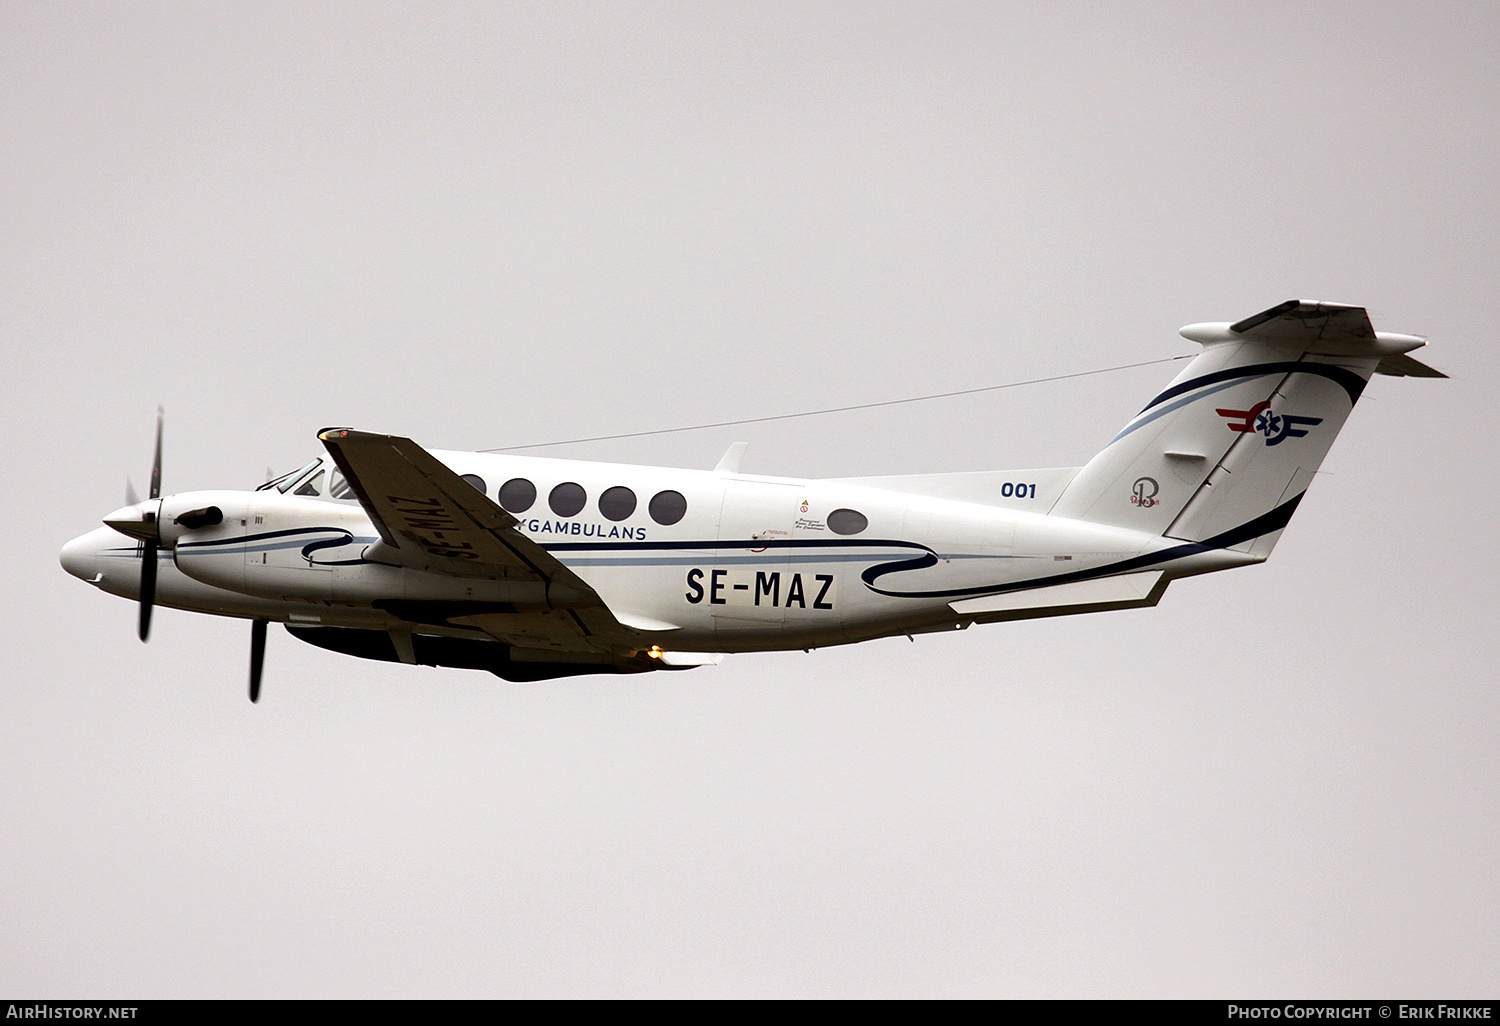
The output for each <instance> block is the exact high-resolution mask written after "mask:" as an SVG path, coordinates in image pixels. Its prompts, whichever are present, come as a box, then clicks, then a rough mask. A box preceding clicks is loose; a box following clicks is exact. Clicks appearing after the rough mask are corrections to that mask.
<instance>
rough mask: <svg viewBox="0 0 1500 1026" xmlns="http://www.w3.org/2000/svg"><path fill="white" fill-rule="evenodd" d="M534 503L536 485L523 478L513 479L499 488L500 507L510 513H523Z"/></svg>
mask: <svg viewBox="0 0 1500 1026" xmlns="http://www.w3.org/2000/svg"><path fill="white" fill-rule="evenodd" d="M534 502H536V485H534V484H532V483H531V482H530V481H528V480H526V479H525V478H524V477H513V478H511V479H510V480H509V481H507V482H505V483H504V484H503V485H501V486H500V505H501V506H503V507H505V509H506V510H507V511H509V512H511V513H525V512H526V511H527V510H528V509H530V508H531V504H532V503H534Z"/></svg>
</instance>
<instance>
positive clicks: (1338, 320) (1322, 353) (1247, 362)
mask: <svg viewBox="0 0 1500 1026" xmlns="http://www.w3.org/2000/svg"><path fill="white" fill-rule="evenodd" d="M1182 334H1183V335H1184V336H1185V337H1187V338H1189V339H1192V340H1193V341H1195V342H1200V343H1202V344H1203V347H1204V349H1203V352H1202V353H1201V354H1199V355H1198V356H1197V357H1196V358H1195V359H1194V360H1193V361H1192V362H1191V363H1190V364H1188V366H1187V368H1186V369H1185V370H1183V372H1182V373H1181V374H1179V375H1178V376H1177V378H1176V379H1175V380H1173V382H1172V383H1171V384H1170V385H1168V386H1167V388H1166V390H1165V391H1163V392H1162V393H1161V394H1159V395H1158V396H1156V398H1154V399H1152V400H1151V402H1149V403H1147V404H1146V408H1145V409H1143V410H1141V412H1140V413H1138V414H1137V415H1136V416H1135V418H1134V419H1133V420H1131V421H1130V423H1128V424H1126V425H1125V427H1124V429H1123V430H1121V431H1120V433H1119V434H1118V435H1116V436H1115V437H1114V439H1113V440H1112V441H1111V442H1110V443H1109V445H1107V446H1105V448H1104V451H1102V452H1101V453H1099V454H1098V455H1097V456H1095V457H1094V458H1093V459H1092V460H1091V461H1089V463H1088V465H1087V466H1085V467H1084V468H1083V469H1082V470H1081V471H1080V472H1079V473H1078V476H1077V477H1075V478H1074V479H1073V480H1072V482H1071V483H1070V484H1069V485H1068V488H1067V490H1066V491H1064V492H1063V494H1062V496H1061V497H1060V498H1059V499H1058V501H1057V504H1056V505H1055V506H1054V507H1053V508H1052V513H1053V514H1054V515H1056V516H1065V517H1074V518H1077V519H1080V520H1090V521H1094V522H1097V523H1103V524H1113V525H1117V526H1120V527H1130V528H1134V529H1136V530H1141V531H1147V532H1150V533H1152V534H1163V535H1166V536H1168V537H1172V538H1181V539H1183V540H1185V541H1197V542H1207V543H1210V544H1213V545H1214V546H1215V547H1221V548H1235V549H1239V550H1241V551H1245V552H1249V553H1253V554H1255V555H1259V556H1262V557H1264V556H1266V555H1269V554H1270V552H1271V549H1272V547H1273V546H1275V544H1276V540H1277V539H1278V538H1279V537H1280V534H1281V529H1282V528H1283V527H1285V526H1286V523H1287V521H1288V520H1289V519H1290V518H1291V515H1292V511H1293V510H1294V509H1296V506H1297V503H1298V501H1300V500H1301V498H1302V493H1303V492H1304V491H1306V490H1307V485H1308V483H1309V482H1310V481H1311V480H1312V477H1313V474H1314V473H1315V472H1316V471H1317V469H1318V467H1319V465H1321V464H1322V462H1323V457H1324V456H1326V455H1327V454H1328V449H1329V447H1330V446H1331V445H1332V444H1333V439H1334V436H1336V435H1337V434H1338V432H1339V429H1340V428H1341V427H1343V426H1344V421H1345V420H1346V419H1347V418H1348V416H1349V411H1350V410H1352V409H1353V408H1354V404H1355V402H1356V401H1357V400H1358V399H1359V396H1360V393H1361V392H1362V391H1364V387H1365V384H1366V383H1367V382H1368V381H1369V380H1370V376H1371V375H1372V374H1374V373H1375V372H1376V371H1377V370H1378V371H1380V372H1382V373H1387V374H1398V375H1417V376H1424V377H1445V376H1446V375H1443V374H1441V373H1439V372H1438V371H1434V370H1432V369H1431V368H1430V367H1426V366H1425V365H1423V364H1421V363H1418V362H1417V361H1416V360H1414V359H1412V358H1411V357H1409V356H1405V355H1403V354H1405V353H1406V352H1408V351H1410V350H1412V349H1416V348H1418V347H1420V346H1423V345H1425V344H1426V343H1425V341H1424V340H1423V339H1421V338H1417V337H1415V336H1411V335H1392V334H1387V333H1383V332H1382V333H1377V332H1375V331H1374V329H1373V328H1372V327H1371V326H1370V319H1369V317H1368V315H1367V314H1366V313H1365V311H1364V308H1363V307H1357V306H1339V305H1336V304H1333V303H1305V302H1300V301H1298V300H1291V301H1290V302H1286V303H1282V304H1280V305H1279V306H1274V307H1272V308H1271V309H1269V310H1266V311H1264V312H1262V313H1258V314H1256V315H1255V316H1253V317H1247V318H1245V319H1244V320H1242V321H1239V322H1236V323H1234V324H1219V323H1211V324H1190V325H1188V326H1187V327H1185V328H1183V329H1182Z"/></svg>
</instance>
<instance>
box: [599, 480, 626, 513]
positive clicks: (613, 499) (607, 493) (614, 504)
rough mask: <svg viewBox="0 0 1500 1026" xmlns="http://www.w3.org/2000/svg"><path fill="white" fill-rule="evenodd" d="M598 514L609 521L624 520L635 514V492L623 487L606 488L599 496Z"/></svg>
mask: <svg viewBox="0 0 1500 1026" xmlns="http://www.w3.org/2000/svg"><path fill="white" fill-rule="evenodd" d="M599 512H600V513H603V514H604V515H605V517H607V518H608V519H610V520H624V519H625V518H626V517H628V516H630V514H632V513H634V512H635V492H632V491H631V490H630V489H629V488H626V487H625V486H624V485H615V486H614V487H613V488H606V489H605V490H604V494H603V495H601V496H599Z"/></svg>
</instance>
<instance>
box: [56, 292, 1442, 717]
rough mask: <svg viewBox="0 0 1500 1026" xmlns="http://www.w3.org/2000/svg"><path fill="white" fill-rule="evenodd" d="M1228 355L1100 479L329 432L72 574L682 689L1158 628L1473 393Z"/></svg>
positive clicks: (72, 558) (549, 672)
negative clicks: (273, 473)
mask: <svg viewBox="0 0 1500 1026" xmlns="http://www.w3.org/2000/svg"><path fill="white" fill-rule="evenodd" d="M1180 333H1181V334H1182V335H1183V336H1184V337H1185V338H1188V339H1190V340H1192V341H1194V342H1197V343H1199V344H1201V346H1202V347H1203V348H1202V350H1201V352H1200V353H1199V354H1198V355H1196V356H1195V357H1194V358H1193V359H1192V361H1191V362H1190V363H1189V364H1188V365H1187V366H1186V367H1185V368H1184V369H1183V370H1182V372H1181V373H1180V374H1178V375H1177V377H1176V378H1175V379H1173V380H1172V381H1171V383H1169V384H1168V385H1167V386H1166V388H1165V389H1163V390H1162V391H1161V392H1159V393H1158V394H1157V395H1155V396H1154V397H1153V398H1151V400H1150V401H1149V402H1147V403H1146V405H1145V406H1144V407H1143V408H1142V409H1141V411H1140V412H1139V413H1138V414H1136V415H1135V416H1134V417H1133V418H1131V420H1130V421H1129V422H1128V423H1127V424H1125V426H1124V427H1123V428H1122V429H1121V430H1120V432H1119V433H1118V434H1117V435H1115V437H1114V438H1113V439H1112V440H1111V441H1110V442H1109V444H1108V445H1106V446H1105V447H1104V449H1103V450H1101V451H1100V452H1099V453H1098V454H1097V455H1096V456H1094V457H1093V458H1092V459H1091V460H1089V461H1088V462H1087V463H1086V464H1084V465H1083V466H1082V467H1068V468H1051V469H1041V470H1014V471H977V472H969V473H947V474H916V475H905V476H895V477H865V478H835V479H821V480H799V479H793V478H783V477H766V476H759V475H750V474H742V473H740V470H739V466H740V461H741V459H742V457H743V454H744V451H745V443H742V442H737V443H735V444H734V445H732V446H731V447H730V449H729V452H727V453H726V454H725V456H724V458H723V459H722V460H721V461H720V462H719V464H718V466H717V467H715V468H714V469H713V470H707V471H706V470H688V469H674V468H666V467H649V466H633V465H626V464H614V463H595V462H584V461H575V460H563V459H552V458H541V457H534V456H520V455H508V454H503V453H502V454H497V453H485V452H442V451H436V452H429V451H427V450H426V449H424V448H422V447H421V446H420V445H418V444H417V443H416V442H414V441H412V440H411V439H409V438H405V437H401V436H397V435H387V434H376V433H372V432H366V431H357V430H354V429H352V428H325V429H323V430H321V431H320V432H319V433H318V438H319V440H320V441H321V442H322V444H323V448H324V452H323V453H321V454H320V455H318V456H317V457H316V458H315V459H313V460H311V461H310V462H309V463H307V464H306V465H305V466H303V467H301V468H300V469H298V470H294V471H292V472H291V473H288V474H283V475H281V476H280V477H277V478H275V479H274V480H271V481H268V482H266V483H265V484H262V485H261V486H259V487H258V488H255V489H253V490H248V491H234V490H214V491H191V492H179V493H177V494H175V495H165V496H164V495H162V494H161V444H162V443H161V437H162V435H161V431H162V427H161V425H162V422H161V416H160V411H158V419H157V431H156V449H155V457H154V460H153V463H152V471H151V485H150V495H149V496H148V498H147V499H145V500H144V501H142V500H139V499H137V498H136V497H135V496H134V495H133V494H129V492H128V485H127V497H128V498H129V500H130V501H129V503H128V505H126V506H125V507H124V508H122V509H119V510H116V511H115V512H113V513H111V514H109V515H108V516H106V517H105V518H104V524H105V525H106V526H104V527H99V528H95V529H94V530H93V531H91V532H89V533H88V534H85V535H82V536H81V537H78V538H75V539H73V540H72V541H70V542H68V543H67V545H65V546H64V547H63V549H62V553H61V562H62V565H63V568H64V569H65V570H67V572H68V573H70V574H72V575H74V576H75V577H78V578H81V579H82V580H84V581H87V582H88V583H90V584H93V585H94V586H96V587H97V588H99V589H100V590H101V591H106V592H109V593H110V594H113V595H119V596H122V597H125V598H129V599H134V600H136V601H137V602H138V603H139V623H138V633H139V636H140V638H141V640H142V641H145V640H146V638H147V636H148V634H149V631H150V624H151V611H152V608H153V606H154V605H157V604H160V605H164V606H169V607H172V608H175V609H185V610H191V611H194V612H200V613H208V614H212V615H217V616H229V617H239V618H242V619H248V620H249V621H250V622H251V658H250V689H249V690H250V700H251V701H252V702H254V701H257V700H258V699H259V696H260V685H261V675H262V668H263V665H264V658H265V646H266V627H267V625H268V624H269V623H270V622H272V621H275V622H279V623H281V624H283V625H285V628H286V630H287V631H288V632H289V633H290V634H291V635H292V636H293V637H294V638H297V639H298V640H300V641H304V642H307V643H309V644H312V645H315V646H318V647H320V648H324V649H329V650H332V651H335V652H341V653H345V654H348V655H352V656H358V657H362V658H365V659H376V660H385V661H389V662H401V663H407V664H421V665H427V666H443V667H461V668H469V669H479V670H488V671H489V672H491V673H493V674H495V675H497V676H499V677H502V678H504V679H505V680H509V681H539V680H547V679H552V678H559V677H566V676H571V675H576V674H599V673H640V672H647V671H657V670H682V669H691V668H694V667H699V666H704V665H710V664H714V663H717V662H719V661H720V660H721V659H722V658H723V656H724V655H725V654H727V653H742V652H756V651H777V650H793V649H804V650H810V649H813V648H819V647H823V646H828V645H840V644H849V643H853V642H860V641H866V640H870V639H874V638H883V637H889V636H895V635H908V636H912V635H915V634H919V633H927V632H934V631H951V630H963V629H966V628H968V627H969V626H971V625H973V624H986V623H997V622H1005V621H1011V620H1020V619H1026V618H1033V617H1044V616H1058V615H1066V614H1073V613H1088V612H1099V611H1105V610H1114V609H1131V608H1137V607H1144V606H1154V605H1155V604H1156V603H1157V602H1158V600H1160V598H1161V596H1162V593H1163V592H1164V591H1165V590H1166V588H1167V586H1168V585H1169V584H1170V583H1171V582H1173V581H1175V580H1178V579H1179V578H1183V577H1191V576H1194V575H1197V574H1204V573H1210V572H1214V571H1219V570H1229V569H1233V568H1235V567H1241V566H1250V565H1253V564H1256V563H1260V562H1263V561H1264V560H1265V559H1266V558H1267V557H1268V556H1269V555H1270V554H1271V550H1272V549H1273V548H1274V547H1275V545H1276V542H1277V540H1278V539H1279V538H1280V536H1281V532H1282V530H1283V529H1284V528H1285V527H1286V525H1287V522H1288V521H1289V520H1290V519H1291V516H1292V514H1293V512H1295V511H1296V509H1297V506H1298V504H1299V503H1300V502H1301V501H1302V498H1303V496H1304V495H1305V494H1306V491H1307V487H1308V484H1309V483H1310V482H1311V481H1312V478H1313V475H1314V474H1315V473H1316V472H1317V470H1318V467H1319V465H1320V464H1321V463H1322V462H1323V458H1324V457H1325V456H1326V455H1327V453H1328V450H1329V447H1330V446H1331V445H1332V443H1333V439H1334V436H1335V435H1336V434H1337V433H1338V431H1339V429H1340V428H1341V427H1342V426H1343V424H1344V421H1345V419H1346V418H1347V417H1348V415H1349V412H1350V411H1351V410H1352V409H1353V408H1354V404H1355V402H1356V401H1357V400H1358V399H1359V397H1360V395H1361V393H1362V392H1363V391H1364V389H1365V386H1366V384H1367V383H1368V382H1369V380H1370V378H1371V377H1372V376H1373V375H1374V374H1376V373H1380V374H1385V375H1392V376H1397V377H1403V376H1410V377H1436V378H1442V377H1446V376H1447V375H1445V374H1443V373H1441V372H1439V371H1437V370H1434V369H1433V368H1431V367H1428V366H1426V365H1425V364H1423V363H1420V362H1418V361H1417V360H1416V359H1414V358H1413V357H1411V356H1409V355H1407V354H1409V353H1410V352H1411V351H1412V350H1414V349H1417V348H1419V347H1421V346H1424V345H1425V344H1426V340H1425V339H1423V338H1421V337H1418V336H1414V335H1397V334H1391V333H1387V332H1377V331H1375V330H1374V329H1373V327H1372V326H1371V324H1370V319H1369V316H1368V315H1367V313H1366V311H1365V310H1364V308H1362V307H1356V306H1343V305H1339V304H1334V303H1320V302H1302V301H1298V300H1290V301H1288V302H1285V303H1281V304H1279V305H1277V306H1274V307H1271V308H1270V309H1269V310H1265V311H1263V312H1261V313H1258V314H1255V315H1253V316H1251V317H1247V318H1245V319H1244V320H1241V321H1237V322H1234V323H1218V322H1214V323H1202V324H1190V325H1188V326H1187V327H1184V328H1182V329H1181V332H1180Z"/></svg>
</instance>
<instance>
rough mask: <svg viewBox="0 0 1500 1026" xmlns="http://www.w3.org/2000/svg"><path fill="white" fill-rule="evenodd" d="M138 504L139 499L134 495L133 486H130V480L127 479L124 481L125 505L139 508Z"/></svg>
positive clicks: (139, 502)
mask: <svg viewBox="0 0 1500 1026" xmlns="http://www.w3.org/2000/svg"><path fill="white" fill-rule="evenodd" d="M140 504H141V497H140V496H139V495H137V494H135V485H133V484H131V483H130V478H128V477H127V478H126V479H125V505H127V506H139V505H140Z"/></svg>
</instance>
